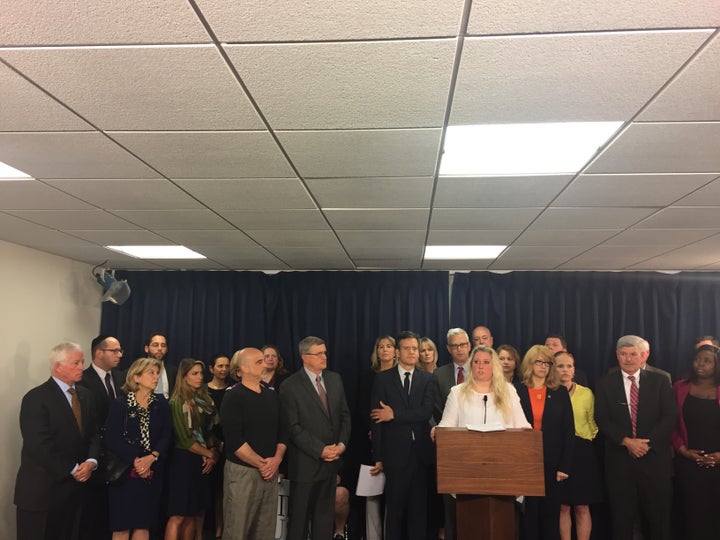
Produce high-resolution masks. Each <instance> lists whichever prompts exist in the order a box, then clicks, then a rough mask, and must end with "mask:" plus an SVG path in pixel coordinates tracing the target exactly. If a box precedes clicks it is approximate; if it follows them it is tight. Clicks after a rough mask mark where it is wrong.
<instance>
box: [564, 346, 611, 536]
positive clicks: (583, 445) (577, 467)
mask: <svg viewBox="0 0 720 540" xmlns="http://www.w3.org/2000/svg"><path fill="white" fill-rule="evenodd" d="M555 368H556V369H557V372H558V375H559V377H560V384H562V385H563V386H564V387H565V388H567V390H568V393H569V394H570V402H571V403H572V409H573V418H574V422H575V440H574V447H573V460H572V465H571V466H570V471H569V473H568V474H569V478H568V479H567V480H565V481H564V482H562V483H561V484H560V502H561V503H562V504H561V506H560V538H561V539H562V540H570V539H571V538H572V517H571V515H570V511H571V508H572V511H573V512H574V513H575V532H576V534H577V536H576V538H577V540H590V532H591V531H592V517H591V515H590V505H591V504H593V503H596V502H600V501H601V500H602V478H601V476H600V465H599V463H598V458H597V455H596V454H595V448H594V447H593V443H592V441H593V439H594V438H595V436H596V435H597V433H598V427H597V424H596V423H595V396H594V395H593V393H592V390H590V389H589V388H587V387H586V386H582V385H580V384H577V383H576V382H575V381H574V378H575V357H574V356H573V355H572V354H570V353H569V352H567V351H559V352H556V353H555Z"/></svg>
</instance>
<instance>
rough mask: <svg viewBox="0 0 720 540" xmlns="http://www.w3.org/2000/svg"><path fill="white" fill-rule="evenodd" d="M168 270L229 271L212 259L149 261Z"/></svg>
mask: <svg viewBox="0 0 720 540" xmlns="http://www.w3.org/2000/svg"><path fill="white" fill-rule="evenodd" d="M149 261H150V262H153V263H155V264H157V265H158V266H162V267H164V268H166V269H168V270H229V268H227V267H226V266H225V265H224V264H222V263H219V262H218V261H215V260H213V259H149Z"/></svg>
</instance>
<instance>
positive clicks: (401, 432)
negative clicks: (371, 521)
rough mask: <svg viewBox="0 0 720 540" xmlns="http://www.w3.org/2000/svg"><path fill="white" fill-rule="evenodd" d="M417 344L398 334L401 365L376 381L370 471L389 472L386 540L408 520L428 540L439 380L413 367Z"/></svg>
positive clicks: (411, 530)
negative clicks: (430, 470)
mask: <svg viewBox="0 0 720 540" xmlns="http://www.w3.org/2000/svg"><path fill="white" fill-rule="evenodd" d="M419 347H420V338H419V336H418V335H417V334H414V333H413V332H401V333H400V334H399V335H398V336H397V338H395V349H396V354H397V358H398V365H397V367H396V368H393V369H388V370H385V371H381V372H379V373H378V374H377V376H376V377H375V383H374V384H373V390H372V404H373V407H375V408H374V409H372V411H371V412H370V417H371V418H372V419H373V420H374V421H375V423H374V424H373V426H372V446H373V458H374V460H375V467H374V468H373V470H372V471H371V472H374V473H377V472H379V471H381V470H382V471H385V508H386V521H385V538H386V540H400V539H401V538H402V531H403V525H404V524H406V526H407V533H408V538H412V539H416V538H417V539H422V538H424V537H425V532H426V529H427V523H426V520H425V516H426V514H427V480H428V468H429V467H430V466H431V465H432V463H433V458H434V456H435V449H434V447H433V444H432V441H431V440H430V418H431V417H432V411H433V404H434V403H435V393H436V387H437V383H436V382H435V379H434V378H433V376H432V375H430V374H429V373H427V372H425V371H422V370H419V369H415V365H416V364H417V361H418V358H419V356H420V352H419V350H420V349H419Z"/></svg>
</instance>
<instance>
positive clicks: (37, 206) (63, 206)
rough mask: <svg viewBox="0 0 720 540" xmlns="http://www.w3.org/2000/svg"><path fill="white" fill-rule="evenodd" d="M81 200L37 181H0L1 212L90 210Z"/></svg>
mask: <svg viewBox="0 0 720 540" xmlns="http://www.w3.org/2000/svg"><path fill="white" fill-rule="evenodd" d="M91 208H92V207H91V206H90V205H89V204H85V203H84V202H82V201H81V200H78V199H76V198H75V197H72V196H70V195H67V194H65V193H63V192H62V191H60V190H57V189H54V188H52V187H50V186H46V185H45V184H42V183H41V182H38V181H36V180H3V181H0V210H90V209H91Z"/></svg>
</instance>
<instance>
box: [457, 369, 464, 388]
mask: <svg viewBox="0 0 720 540" xmlns="http://www.w3.org/2000/svg"><path fill="white" fill-rule="evenodd" d="M464 382H465V374H464V373H463V368H462V366H460V367H458V376H457V383H458V384H460V383H464Z"/></svg>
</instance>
